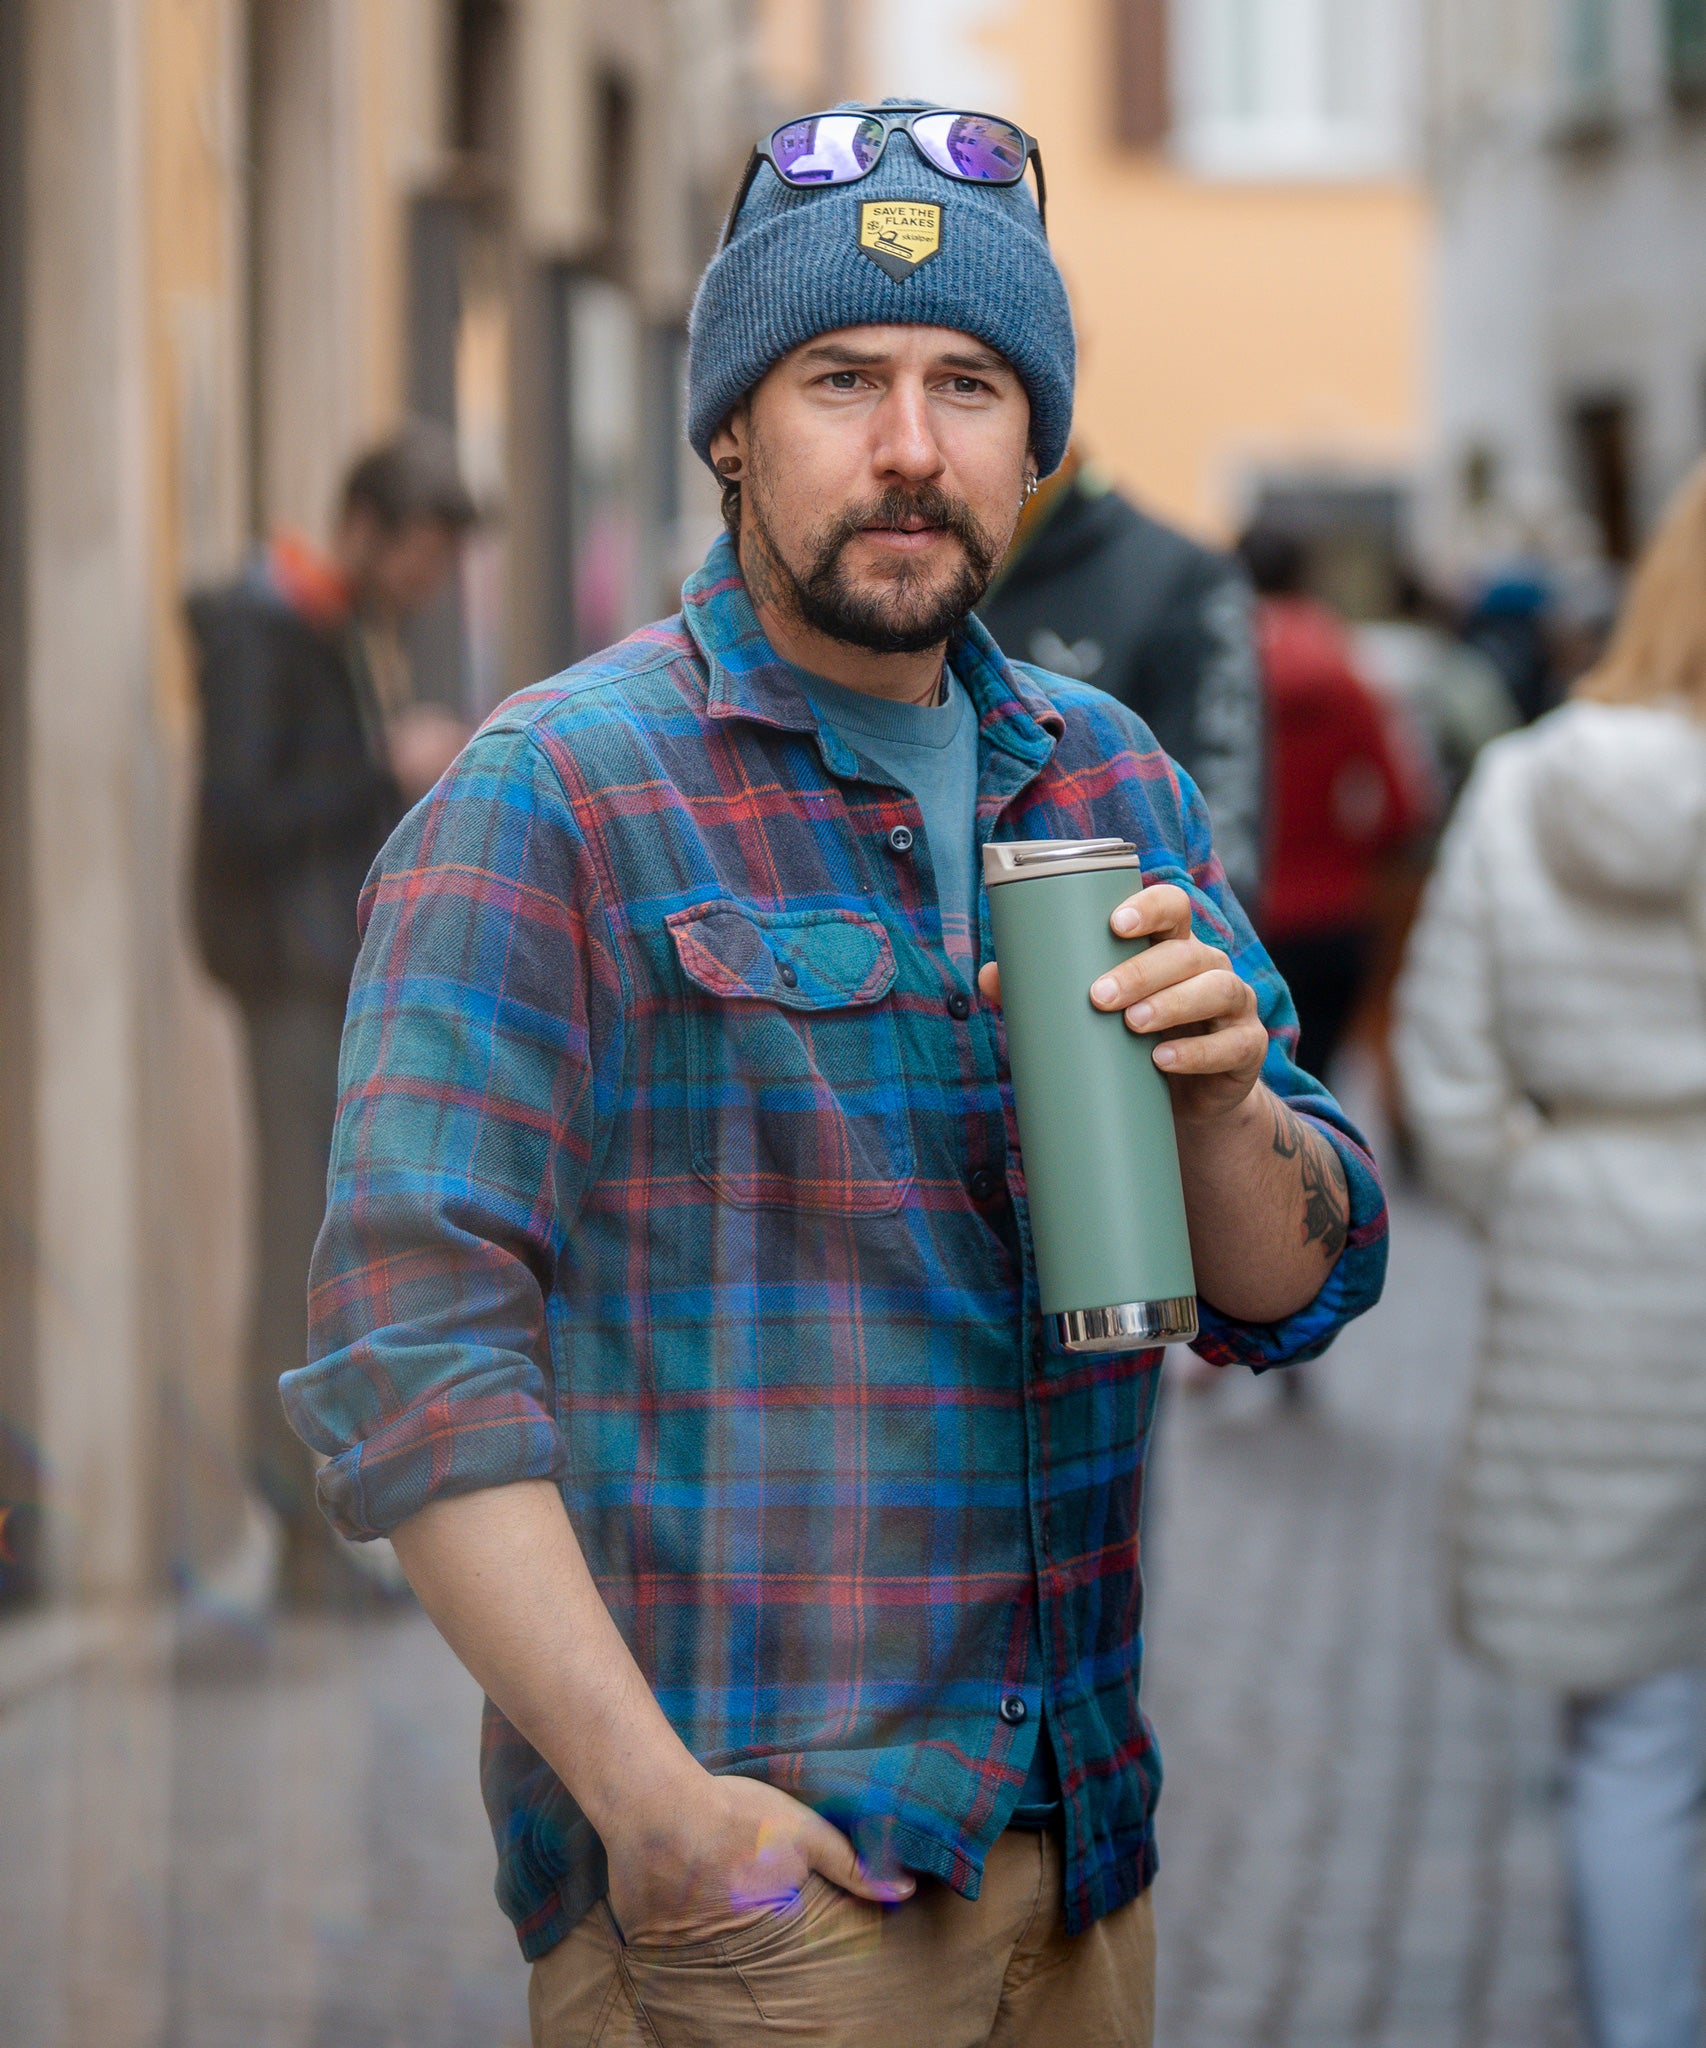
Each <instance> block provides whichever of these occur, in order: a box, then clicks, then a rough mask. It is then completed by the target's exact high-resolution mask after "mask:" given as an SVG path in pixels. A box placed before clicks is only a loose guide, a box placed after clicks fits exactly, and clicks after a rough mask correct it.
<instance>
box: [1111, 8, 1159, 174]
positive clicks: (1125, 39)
mask: <svg viewBox="0 0 1706 2048" xmlns="http://www.w3.org/2000/svg"><path fill="white" fill-rule="evenodd" d="M1112 5H1113V27H1114V93H1115V106H1114V133H1115V134H1116V135H1117V136H1118V137H1119V139H1120V141H1121V142H1123V143H1124V144H1125V145H1126V146H1127V147H1128V148H1130V149H1154V148H1156V147H1157V146H1158V145H1159V144H1160V143H1162V142H1164V141H1165V140H1166V138H1167V131H1168V129H1169V128H1170V127H1171V125H1172V104H1171V102H1172V95H1171V93H1170V92H1169V90H1168V75H1167V74H1168V63H1169V48H1168V35H1167V0H1112Z"/></svg>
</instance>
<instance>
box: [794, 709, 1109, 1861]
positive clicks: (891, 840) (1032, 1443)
mask: <svg viewBox="0 0 1706 2048" xmlns="http://www.w3.org/2000/svg"><path fill="white" fill-rule="evenodd" d="M968 687H969V685H968ZM973 702H974V704H975V703H976V692H975V691H974V692H973ZM799 706H800V709H801V710H802V711H803V712H804V713H805V716H804V717H801V718H791V719H787V720H785V721H784V720H780V719H776V718H774V717H770V718H766V719H764V720H763V722H766V723H770V724H773V725H777V724H780V725H782V726H783V727H784V729H792V730H793V731H795V732H796V733H797V734H798V735H799V736H800V737H802V738H809V739H810V740H812V741H813V742H815V746H816V750H817V753H818V756H819V759H820V760H821V761H822V763H823V766H824V768H825V770H826V771H827V773H828V775H829V776H830V777H831V778H832V780H834V781H835V782H836V783H837V784H841V783H859V784H863V785H865V786H866V787H868V788H879V789H885V790H888V791H891V792H893V794H894V795H895V796H896V797H897V798H898V799H899V801H900V803H901V806H902V808H903V811H904V813H905V815H904V817H903V819H902V820H901V821H900V822H899V823H897V824H894V825H891V826H890V827H889V829H888V831H887V832H886V833H885V834H884V835H883V837H882V841H881V842H880V843H881V846H882V852H881V856H880V863H879V862H878V861H873V860H872V859H871V858H870V857H869V855H870V853H871V852H872V851H873V850H874V849H871V848H870V845H869V842H868V841H867V840H865V839H864V838H863V837H862V835H861V834H860V833H859V832H858V830H857V829H856V828H855V826H854V823H853V819H852V817H851V815H850V814H849V815H848V816H847V818H846V828H847V835H848V841H849V847H850V851H851V853H852V856H853V864H854V867H855V870H856V871H857V872H859V873H860V874H861V875H862V876H863V878H864V881H865V885H866V888H867V890H868V891H869V892H870V894H871V895H872V897H873V898H874V899H875V901H876V903H877V904H878V905H880V908H881V910H882V913H883V917H884V922H885V923H887V924H888V925H889V926H890V928H891V933H892V934H893V935H894V936H895V938H896V939H897V941H898V943H899V944H901V945H905V946H906V947H908V948H915V947H917V946H918V936H917V933H916V932H915V930H914V929H913V926H912V921H911V919H910V918H909V917H908V915H907V913H906V911H905V910H904V909H903V907H902V906H901V904H900V902H899V901H898V900H897V896H896V894H895V883H894V873H895V867H896V866H897V865H898V864H899V863H900V862H902V861H919V860H921V861H922V863H923V867H922V875H923V878H924V880H925V881H926V883H927V885H928V886H927V888H926V889H924V890H923V891H921V894H922V895H923V896H924V899H925V901H926V904H927V907H928V909H929V911H930V913H931V916H932V920H933V922H934V926H935V937H936V944H935V946H934V947H925V948H922V949H921V950H924V951H926V952H927V953H928V954H929V956H930V958H931V961H932V965H933V967H934V969H935V972H936V974H937V976H938V977H939V983H944V984H946V985H947V989H946V993H947V996H948V997H950V998H951V997H952V996H953V995H954V994H955V993H958V994H959V995H960V996H962V997H965V998H966V999H967V1010H966V1015H965V1017H964V1018H963V1019H960V1018H957V1017H956V1018H954V1020H953V1021H954V1024H955V1028H956V1029H958V1030H962V1031H965V1032H967V1033H968V1034H969V1042H970V1045H971V1048H972V1050H973V1053H974V1056H975V1057H976V1060H977V1065H978V1069H979V1074H978V1078H979V1079H980V1080H988V1081H989V1082H991V1083H992V1084H994V1085H996V1086H997V1087H999V1085H1000V1076H1001V1037H1000V1028H999V1024H998V1021H997V1017H996V1014H995V1013H994V1011H993V1010H991V1008H990V1006H989V1005H988V1004H986V1003H984V1002H982V1001H981V1000H980V999H979V998H978V997H977V996H976V994H975V988H976V976H977V972H978V969H979V968H980V967H981V966H982V965H983V964H984V963H985V962H986V961H988V960H991V959H993V958H994V944H993V939H992V936H991V932H990V926H989V903H988V897H987V894H986V893H985V892H984V891H983V890H982V889H980V890H979V892H978V917H977V930H976V943H975V948H974V957H973V958H972V960H971V962H970V969H971V978H972V990H973V993H971V994H969V995H968V991H967V989H966V986H965V982H964V981H963V979H962V978H961V977H960V975H959V974H958V973H957V972H956V970H955V968H954V965H953V963H952V962H951V961H950V960H949V958H948V955H947V951H946V947H945V943H944V938H943V927H942V915H941V903H940V897H939V892H938V890H937V888H936V876H935V866H934V863H933V862H932V861H931V860H930V856H929V845H928V837H927V835H926V833H925V830H924V820H923V814H922V812H921V810H920V809H919V806H918V804H917V802H916V800H915V799H914V798H913V797H912V795H911V793H910V792H909V791H906V790H903V789H899V788H898V787H897V785H895V784H894V783H892V782H889V781H887V780H886V779H885V778H883V777H882V776H881V775H880V774H877V773H875V772H872V771H871V770H870V769H868V768H867V765H866V764H864V763H862V762H861V761H860V759H859V757H858V756H857V754H855V752H854V751H853V749H852V748H851V747H850V746H849V745H848V744H847V742H846V741H845V740H844V739H843V738H842V736H841V735H840V733H839V732H837V731H836V730H835V728H834V727H833V726H832V725H831V724H829V723H828V722H827V721H826V720H824V719H823V718H822V717H821V716H819V715H818V713H817V712H816V710H815V707H814V708H808V707H807V705H806V700H805V698H804V694H803V693H800V696H799ZM760 715H761V714H760ZM983 723H984V721H983V720H982V719H981V718H980V722H979V735H978V793H977V819H978V824H979V828H980V829H979V838H978V849H977V851H978V857H979V858H980V859H981V853H982V844H983V840H984V838H985V837H988V838H999V837H1001V836H1003V835H1002V833H1001V830H1000V826H1001V821H1002V818H1003V816H1004V815H1005V813H1006V812H1007V810H1008V809H1009V807H1010V806H1011V805H1012V804H1014V803H1015V802H1016V801H1017V800H1018V798H1019V797H1020V796H1022V795H1023V794H1024V792H1025V790H1026V789H1027V788H1029V786H1030V785H1031V783H1032V782H1034V781H1035V779H1036V778H1037V776H1038V775H1040V774H1041V773H1042V771H1043V769H1044V767H1045V766H1046V765H1047V761H1048V758H1049V754H1050V753H1051V752H1052V750H1053V746H1052V741H1051V743H1050V745H1049V747H1048V748H1047V749H1044V750H1041V751H1037V752H1032V751H1030V750H1025V751H1023V752H1021V751H1017V750H1015V749H1013V748H1011V747H1009V746H1007V745H1003V744H1001V743H999V742H996V741H991V740H990V739H989V738H988V737H987V735H986V734H985V732H984V730H983ZM985 824H987V826H988V828H989V829H988V831H987V833H985V832H984V830H983V829H982V828H983V827H984V825H985ZM903 835H904V836H905V839H906V842H907V843H906V844H904V845H901V844H898V843H897V842H898V841H899V840H900V838H901V837H902V836H903ZM881 863H886V866H885V865H883V864H881ZM945 1006H946V1005H944V1007H945ZM950 1014H951V1013H950ZM1010 1097H1011V1087H1010V1085H1009V1087H1008V1088H1007V1090H1006V1091H1005V1093H1004V1095H1003V1102H1002V1107H1003V1131H1002V1146H1003V1152H1002V1160H1003V1172H1004V1176H1005V1180H1006V1187H1007V1193H1008V1197H1009V1200H1010V1202H1011V1205H1012V1216H1013V1226H1014V1229H1015V1232H1016V1236H1017V1244H1016V1247H1015V1249H1016V1254H1017V1265H1018V1272H1019V1276H1020V1279H1019V1286H1020V1312H1019V1347H1018V1349H1019V1370H1020V1384H1021V1391H1022V1399H1023V1407H1024V1416H1025V1496H1026V1507H1027V1512H1028V1520H1029V1524H1030V1536H1031V1569H1032V1591H1033V1595H1034V1598H1035V1601H1036V1637H1037V1639H1038V1640H1039V1641H1040V1643H1041V1645H1042V1658H1043V1668H1042V1670H1041V1672H1040V1673H1039V1688H1040V1692H1041V1697H1042V1712H1041V1716H1040V1722H1041V1724H1042V1725H1046V1727H1047V1728H1048V1730H1049V1732H1050V1736H1051V1739H1052V1740H1053V1742H1054V1743H1055V1752H1056V1760H1057V1763H1058V1764H1059V1766H1060V1770H1061V1776H1062V1785H1063V1790H1062V1799H1063V1802H1064V1803H1065V1805H1066V1813H1065V1823H1066V1836H1067V1857H1068V1874H1067V1882H1068V1884H1069V1885H1070V1884H1072V1883H1074V1882H1075V1881H1076V1880H1075V1876H1074V1866H1075V1864H1076V1863H1077V1861H1078V1860H1079V1859H1080V1858H1081V1857H1082V1856H1083V1854H1084V1853H1085V1849H1086V1846H1087V1844H1088V1840H1089V1834H1088V1830H1087V1828H1086V1826H1085V1825H1084V1824H1083V1822H1082V1821H1080V1820H1078V1819H1077V1818H1076V1817H1075V1815H1074V1813H1073V1811H1072V1807H1071V1802H1070V1800H1068V1799H1067V1798H1066V1794H1065V1791H1064V1781H1065V1775H1066V1772H1067V1770H1068V1769H1069V1767H1070V1762H1071V1758H1072V1754H1073V1748H1074V1745H1073V1744H1072V1742H1071V1740H1070V1737H1069V1736H1066V1735H1065V1734H1064V1733H1063V1730H1062V1728H1061V1724H1060V1722H1059V1719H1058V1717H1057V1715H1056V1714H1055V1713H1054V1712H1053V1711H1051V1708H1050V1703H1049V1691H1050V1687H1049V1669H1050V1661H1049V1651H1050V1645H1051V1643H1052V1642H1053V1641H1054V1638H1055V1636H1056V1633H1057V1631H1064V1633H1065V1635H1066V1638H1067V1643H1066V1651H1065V1660H1064V1661H1065V1662H1066V1664H1067V1665H1068V1667H1070V1664H1071V1662H1072V1659H1073V1656H1074V1654H1075V1652H1074V1646H1073V1644H1072V1642H1071V1630H1070V1626H1069V1620H1070V1617H1069V1616H1066V1615H1059V1616H1057V1615H1056V1613H1055V1610H1054V1606H1053V1603H1052V1602H1050V1601H1049V1600H1048V1599H1047V1597H1046V1595H1045V1592H1044V1583H1045V1576H1046V1568H1047V1565H1048V1560H1049V1550H1048V1516H1047V1493H1048V1489H1047V1482H1046V1477H1045V1475H1044V1473H1043V1470H1042V1462H1041V1454H1040V1441H1039V1431H1038V1420H1037V1410H1036V1393H1035V1389H1036V1386H1037V1384H1038V1381H1039V1379H1040V1378H1042V1377H1043V1376H1044V1375H1045V1373H1046V1366H1045V1363H1044V1358H1043V1355H1042V1354H1041V1353H1039V1350H1038V1347H1037V1341H1036V1333H1037V1332H1038V1331H1039V1330H1040V1329H1041V1326H1042V1325H1041V1303H1040V1298H1039V1293H1038V1287H1037V1280H1036V1258H1035V1252H1034V1248H1033V1245H1032V1240H1031V1227H1030V1214H1029V1208H1028V1205H1027V1203H1026V1201H1025V1199H1024V1197H1023V1196H1022V1195H1021V1194H1019V1193H1017V1192H1016V1191H1015V1190H1014V1188H1013V1181H1012V1175H1013V1168H1012V1159H1013V1153H1014V1149H1015V1142H1016V1138H1017V1132H1016V1129H1015V1127H1014V1125H1013V1118H1012V1110H1011V1106H1010ZM968 1191H969V1190H968ZM1011 1700H1021V1704H1022V1698H1021V1696H1020V1695H1019V1694H1016V1693H1014V1692H1013V1691H1012V1689H1011V1687H1009V1688H1008V1689H1007V1690H1006V1691H1005V1692H1004V1693H1003V1694H1002V1695H1001V1698H1000V1700H999V1701H998V1704H997V1717H998V1718H999V1719H1000V1720H1002V1721H1003V1723H1004V1724H1005V1725H1006V1726H1008V1727H1010V1728H1012V1729H1014V1731H1015V1732H1016V1731H1017V1728H1018V1727H1019V1726H1020V1725H1022V1723H1023V1721H1024V1719H1026V1718H1027V1717H1028V1709H1027V1714H1026V1716H1021V1717H1019V1718H1018V1719H1017V1720H1015V1719H1014V1718H1013V1717H1011V1716H1010V1715H1009V1714H1008V1713H1007V1712H1006V1711H1005V1708H1006V1705H1007V1702H1009V1701H1011ZM1037 1739H1038V1740H1040V1739H1041V1726H1039V1730H1038V1737H1037Z"/></svg>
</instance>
